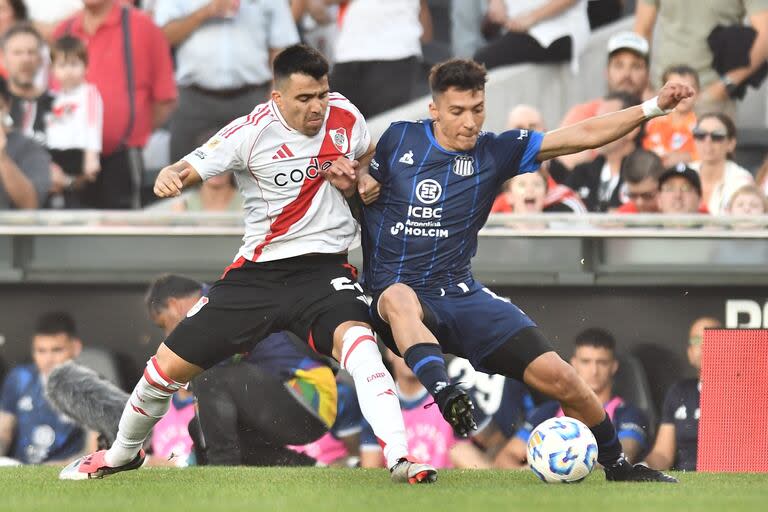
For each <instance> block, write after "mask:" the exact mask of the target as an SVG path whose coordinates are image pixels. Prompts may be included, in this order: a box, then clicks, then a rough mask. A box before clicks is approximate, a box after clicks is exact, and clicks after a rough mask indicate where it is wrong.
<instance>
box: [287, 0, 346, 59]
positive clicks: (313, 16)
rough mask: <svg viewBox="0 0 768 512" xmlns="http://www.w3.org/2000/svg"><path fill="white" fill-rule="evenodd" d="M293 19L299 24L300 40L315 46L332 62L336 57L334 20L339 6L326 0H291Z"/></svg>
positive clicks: (337, 14) (336, 31)
mask: <svg viewBox="0 0 768 512" xmlns="http://www.w3.org/2000/svg"><path fill="white" fill-rule="evenodd" d="M291 11H292V13H293V19H294V20H296V24H297V25H298V26H299V32H300V34H301V40H302V41H304V42H305V43H307V44H308V45H309V46H311V47H313V48H316V49H317V50H318V51H320V53H322V54H323V55H325V58H326V59H328V62H330V63H331V64H333V63H334V62H335V61H336V59H335V57H334V53H333V52H334V50H335V48H336V36H337V33H338V30H337V27H336V20H337V19H338V17H339V6H337V5H326V0H291Z"/></svg>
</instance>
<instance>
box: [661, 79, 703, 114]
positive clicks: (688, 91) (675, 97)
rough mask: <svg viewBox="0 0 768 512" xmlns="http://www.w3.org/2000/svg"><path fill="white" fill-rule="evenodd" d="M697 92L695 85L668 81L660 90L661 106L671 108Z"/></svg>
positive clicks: (665, 108) (664, 108)
mask: <svg viewBox="0 0 768 512" xmlns="http://www.w3.org/2000/svg"><path fill="white" fill-rule="evenodd" d="M694 94H696V91H694V90H693V87H690V86H688V85H685V84H680V83H676V82H667V83H666V84H664V87H662V88H661V89H660V90H659V95H658V100H657V101H658V103H659V108H660V109H662V110H671V109H673V108H675V107H676V106H677V104H678V103H680V102H681V101H683V100H684V99H686V98H690V97H691V96H693V95H694Z"/></svg>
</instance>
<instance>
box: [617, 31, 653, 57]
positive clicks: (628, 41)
mask: <svg viewBox="0 0 768 512" xmlns="http://www.w3.org/2000/svg"><path fill="white" fill-rule="evenodd" d="M618 50H630V51H633V52H635V53H637V54H638V55H640V56H641V57H643V58H644V59H647V58H648V52H649V50H650V47H649V46H648V41H647V40H646V39H645V38H644V37H643V36H641V35H639V34H636V33H634V32H629V31H625V32H619V33H618V34H615V35H613V36H612V37H611V38H610V39H609V40H608V55H611V54H612V53H613V52H615V51H618Z"/></svg>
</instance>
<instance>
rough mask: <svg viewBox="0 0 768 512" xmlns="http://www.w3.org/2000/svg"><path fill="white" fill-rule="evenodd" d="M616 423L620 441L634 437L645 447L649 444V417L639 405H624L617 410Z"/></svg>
mask: <svg viewBox="0 0 768 512" xmlns="http://www.w3.org/2000/svg"><path fill="white" fill-rule="evenodd" d="M619 412H620V414H619ZM614 423H615V426H616V433H617V435H618V437H619V441H621V440H622V439H634V440H635V441H637V442H638V443H640V445H641V446H642V447H643V448H645V447H646V446H647V445H648V418H647V417H646V416H645V414H644V413H643V411H641V410H640V409H638V408H637V407H634V406H632V405H625V406H624V407H622V408H621V409H620V410H619V411H617V415H616V417H615V418H614Z"/></svg>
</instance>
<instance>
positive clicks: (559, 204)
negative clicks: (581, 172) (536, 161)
mask: <svg viewBox="0 0 768 512" xmlns="http://www.w3.org/2000/svg"><path fill="white" fill-rule="evenodd" d="M507 129H509V130H535V131H539V132H545V131H546V126H545V125H544V118H543V117H542V115H541V112H539V111H538V110H537V109H536V108H535V107H532V106H530V105H517V106H515V107H514V108H513V109H512V110H511V111H510V112H509V115H508V117H507ZM539 172H540V173H541V175H542V176H544V178H545V179H546V181H547V196H546V198H545V199H544V211H546V212H574V213H585V212H586V211H587V209H586V207H585V206H584V203H583V202H582V201H581V199H579V196H578V195H577V194H576V193H575V192H574V191H573V190H571V189H570V188H568V187H566V186H565V185H563V184H562V183H564V182H565V180H566V179H567V177H568V174H569V173H570V171H569V170H568V169H567V168H566V167H565V166H564V165H563V164H561V163H560V160H559V159H557V158H554V159H551V160H546V161H544V162H542V163H541V167H540V168H539ZM504 187H505V188H506V189H508V188H509V187H508V186H507V184H505V185H504ZM503 197H504V194H503V193H502V194H501V195H500V196H499V198H497V201H498V204H497V203H494V209H493V210H492V211H494V212H496V211H500V212H508V211H511V210H512V207H511V203H508V202H507V201H506V200H505V199H503Z"/></svg>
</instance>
